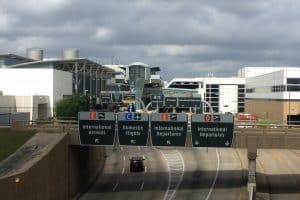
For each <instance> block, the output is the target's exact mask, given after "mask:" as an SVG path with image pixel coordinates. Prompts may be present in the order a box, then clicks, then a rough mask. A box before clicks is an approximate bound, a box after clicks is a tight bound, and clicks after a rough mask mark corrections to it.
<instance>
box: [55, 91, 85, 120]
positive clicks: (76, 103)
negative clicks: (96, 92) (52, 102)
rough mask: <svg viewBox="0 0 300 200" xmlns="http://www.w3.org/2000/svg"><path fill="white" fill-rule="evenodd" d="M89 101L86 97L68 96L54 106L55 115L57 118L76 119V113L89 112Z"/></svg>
mask: <svg viewBox="0 0 300 200" xmlns="http://www.w3.org/2000/svg"><path fill="white" fill-rule="evenodd" d="M89 109H90V100H89V97H87V96H78V95H74V96H68V97H66V98H64V99H62V100H60V101H59V102H57V103H56V106H55V114H56V117H58V118H73V117H75V118H77V116H78V112H80V111H89Z"/></svg>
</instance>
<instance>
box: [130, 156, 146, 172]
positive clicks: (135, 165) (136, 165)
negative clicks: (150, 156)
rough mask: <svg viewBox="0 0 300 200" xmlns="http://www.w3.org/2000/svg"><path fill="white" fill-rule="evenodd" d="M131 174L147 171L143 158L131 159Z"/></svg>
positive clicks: (135, 157) (134, 157)
mask: <svg viewBox="0 0 300 200" xmlns="http://www.w3.org/2000/svg"><path fill="white" fill-rule="evenodd" d="M129 160H130V172H143V171H145V166H144V160H145V158H144V157H142V156H133V157H131V158H130V159H129Z"/></svg>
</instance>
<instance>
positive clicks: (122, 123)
mask: <svg viewBox="0 0 300 200" xmlns="http://www.w3.org/2000/svg"><path fill="white" fill-rule="evenodd" d="M148 131H149V115H148V114H146V113H132V112H127V113H118V137H119V143H120V145H132V146H146V145H147V139H148Z"/></svg>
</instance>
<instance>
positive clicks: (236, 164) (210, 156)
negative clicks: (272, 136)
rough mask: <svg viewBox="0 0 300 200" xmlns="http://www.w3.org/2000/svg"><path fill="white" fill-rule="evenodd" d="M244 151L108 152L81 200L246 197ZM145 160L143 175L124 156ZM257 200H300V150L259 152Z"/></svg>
mask: <svg viewBox="0 0 300 200" xmlns="http://www.w3.org/2000/svg"><path fill="white" fill-rule="evenodd" d="M246 153H247V152H246V151H245V150H241V149H231V148H228V149H222V148H220V149H214V148H209V149H207V148H193V149H191V148H177V149H175V148H154V147H153V148H152V147H122V148H118V149H116V150H113V149H107V156H108V157H107V160H106V164H105V168H104V170H103V173H102V174H101V175H100V176H99V178H98V179H97V181H96V182H95V184H94V185H93V186H92V187H91V188H90V190H89V191H88V192H87V193H85V194H83V195H82V197H81V200H96V199H97V200H98V199H108V200H114V199H116V200H118V199H122V200H123V199H130V200H134V199H139V200H140V199H142V200H144V199H149V200H150V199H151V200H155V199H157V200H171V199H172V200H179V199H180V200H181V199H182V200H193V199H195V200H196V199H197V200H198V199H203V200H209V199H238V200H242V199H248V198H247V174H248V172H247V170H246V169H247V157H246V155H247V154H246ZM134 155H140V156H144V157H145V166H146V168H145V172H139V173H132V172H130V171H129V158H130V157H131V156H134ZM257 186H258V187H257V191H258V193H257V199H297V200H299V199H300V196H299V193H300V151H297V150H294V151H292V150H259V151H258V160H257Z"/></svg>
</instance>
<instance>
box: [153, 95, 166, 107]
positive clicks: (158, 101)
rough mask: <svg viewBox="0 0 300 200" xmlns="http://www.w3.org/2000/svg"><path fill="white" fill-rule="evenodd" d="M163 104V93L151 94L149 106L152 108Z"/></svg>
mask: <svg viewBox="0 0 300 200" xmlns="http://www.w3.org/2000/svg"><path fill="white" fill-rule="evenodd" d="M163 106H164V95H162V94H157V95H151V107H152V108H157V107H158V108H161V107H163Z"/></svg>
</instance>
